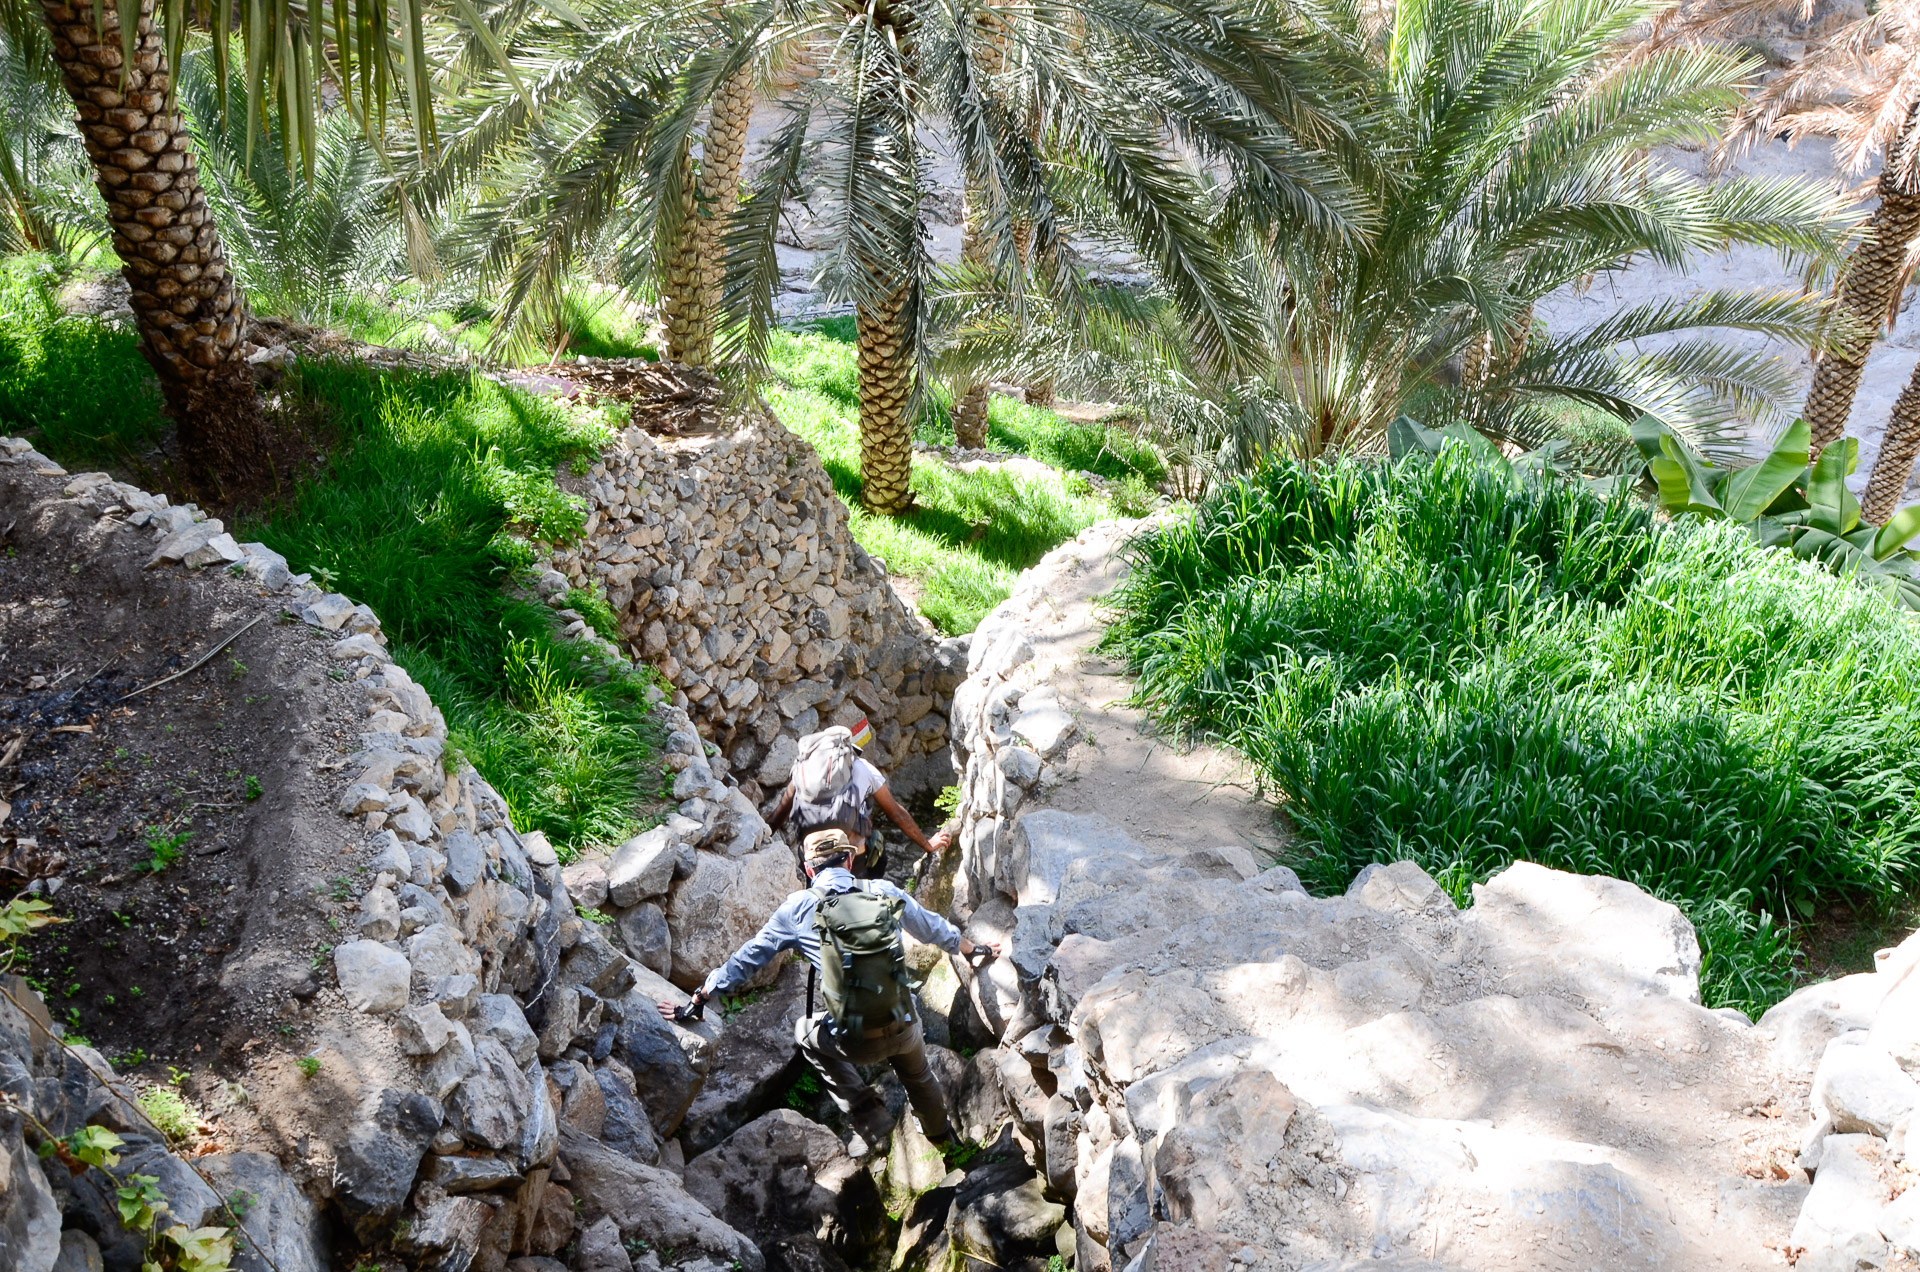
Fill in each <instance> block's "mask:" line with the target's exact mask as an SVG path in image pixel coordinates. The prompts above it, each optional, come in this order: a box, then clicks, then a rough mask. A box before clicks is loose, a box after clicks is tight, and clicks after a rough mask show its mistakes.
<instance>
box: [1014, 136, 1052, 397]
mask: <svg viewBox="0 0 1920 1272" xmlns="http://www.w3.org/2000/svg"><path fill="white" fill-rule="evenodd" d="M1034 139H1035V140H1036V141H1037V140H1038V139H1039V126H1038V124H1037V123H1036V124H1035V125H1034ZM1013 250H1014V253H1015V255H1016V256H1018V257H1019V259H1020V268H1021V269H1023V270H1030V269H1032V268H1033V223H1032V222H1031V221H1016V222H1014V226H1013ZM1022 387H1023V388H1024V389H1025V390H1026V397H1027V403H1028V405H1030V406H1045V407H1051V406H1052V405H1053V377H1052V376H1046V377H1045V378H1043V379H1039V380H1031V381H1029V382H1028V383H1026V384H1025V385H1023V386H1022Z"/></svg>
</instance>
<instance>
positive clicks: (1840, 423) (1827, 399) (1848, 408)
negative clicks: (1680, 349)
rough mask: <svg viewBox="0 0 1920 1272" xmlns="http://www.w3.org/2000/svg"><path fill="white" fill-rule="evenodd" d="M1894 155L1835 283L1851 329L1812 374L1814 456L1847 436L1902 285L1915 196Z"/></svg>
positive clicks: (1807, 411) (1917, 225) (1917, 226)
mask: <svg viewBox="0 0 1920 1272" xmlns="http://www.w3.org/2000/svg"><path fill="white" fill-rule="evenodd" d="M1917 127H1920V125H1916V116H1915V115H1912V114H1909V115H1908V116H1907V127H1906V131H1905V132H1904V133H1902V134H1901V137H1900V141H1899V144H1898V148H1897V149H1898V150H1899V151H1905V150H1907V149H1908V148H1910V147H1911V146H1913V145H1914V144H1916V142H1920V137H1916V136H1915V132H1916V128H1917ZM1897 160H1898V155H1897V153H1896V154H1889V155H1888V156H1887V164H1886V167H1885V168H1884V169H1882V170H1881V173H1880V183H1879V193H1880V206H1879V207H1877V208H1875V209H1874V211H1873V216H1872V218H1871V219H1870V220H1869V221H1868V222H1867V234H1866V237H1865V238H1863V239H1862V240H1861V241H1860V246H1858V247H1856V248H1855V249H1854V250H1853V257H1852V259H1850V260H1849V261H1848V262H1847V265H1846V270H1845V272H1844V274H1843V275H1842V277H1841V280H1840V295H1839V308H1840V310H1841V312H1842V313H1843V314H1845V315H1846V316H1847V317H1849V318H1852V319H1853V321H1854V324H1855V326H1854V329H1853V330H1852V331H1847V332H1843V333H1842V334H1841V338H1840V339H1839V340H1837V341H1836V342H1835V343H1834V345H1833V346H1832V347H1831V348H1829V349H1828V350H1827V351H1826V352H1825V353H1824V354H1822V355H1821V357H1820V361H1819V362H1818V363H1817V364H1816V365H1815V367H1814V370H1813V387H1812V388H1810V389H1808V390H1807V401H1806V406H1805V407H1804V409H1803V410H1802V411H1801V414H1803V415H1804V416H1806V419H1807V424H1808V425H1809V426H1810V427H1811V429H1812V430H1813V450H1814V453H1815V454H1816V455H1817V454H1818V453H1819V452H1820V450H1821V449H1822V448H1824V447H1826V446H1829V445H1831V444H1833V443H1834V442H1836V441H1838V440H1839V439H1840V437H1841V436H1842V435H1844V434H1845V433H1846V431H1847V417H1848V416H1849V415H1851V414H1852V413H1853V395H1854V393H1855V391H1856V390H1858V389H1859V387H1860V372H1861V371H1862V370H1863V369H1864V368H1865V367H1866V365H1867V355H1868V354H1869V353H1871V352H1872V351H1873V345H1874V341H1875V340H1877V339H1878V338H1879V335H1880V329H1881V327H1882V326H1884V325H1885V324H1886V322H1887V320H1888V317H1889V315H1891V314H1892V313H1893V309H1894V305H1895V303H1896V302H1897V301H1898V300H1899V298H1900V296H1899V293H1900V287H1901V284H1902V283H1903V282H1904V281H1905V280H1906V260H1907V251H1908V249H1909V248H1910V247H1911V246H1912V244H1913V240H1914V237H1915V235H1916V234H1920V191H1911V190H1906V189H1903V188H1902V187H1901V185H1900V182H1899V179H1898V177H1897V176H1896V175H1895V174H1896V172H1897V170H1898V168H1899V166H1900V165H1899V163H1898V161H1897Z"/></svg>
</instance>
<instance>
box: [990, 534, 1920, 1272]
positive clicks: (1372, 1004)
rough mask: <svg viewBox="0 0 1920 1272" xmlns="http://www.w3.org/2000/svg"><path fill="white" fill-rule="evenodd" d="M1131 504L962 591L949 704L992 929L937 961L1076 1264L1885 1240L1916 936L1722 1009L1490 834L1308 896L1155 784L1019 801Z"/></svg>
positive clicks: (1043, 786)
mask: <svg viewBox="0 0 1920 1272" xmlns="http://www.w3.org/2000/svg"><path fill="white" fill-rule="evenodd" d="M1133 528H1134V527H1132V526H1130V525H1128V524H1125V523H1105V524H1103V525H1100V526H1096V527H1094V528H1092V529H1090V530H1088V531H1087V532H1086V533H1085V534H1083V535H1082V536H1081V537H1080V539H1079V540H1077V541H1075V542H1074V543H1070V544H1067V545H1063V546H1062V547H1061V548H1060V549H1058V550H1056V551H1055V552H1054V553H1052V554H1050V556H1049V557H1048V558H1047V560H1045V561H1043V562H1042V563H1041V565H1040V566H1039V567H1037V568H1036V569H1035V570H1034V571H1033V572H1032V573H1031V574H1030V575H1029V576H1028V578H1027V579H1025V580H1024V581H1023V583H1022V586H1021V587H1020V589H1019V590H1018V591H1017V592H1016V593H1015V594H1014V595H1013V596H1012V597H1011V598H1010V599H1009V600H1008V601H1007V602H1006V603H1005V604H1003V605H1002V606H1001V607H1000V608H999V609H997V610H996V611H995V612H994V613H993V614H992V615H990V616H989V617H988V619H987V620H986V621H985V622H983V623H982V624H981V626H980V628H979V630H978V631H977V632H976V633H975V635H974V640H973V645H972V651H971V657H970V666H969V677H968V679H967V680H966V681H965V682H964V683H963V684H962V685H961V687H960V689H959V690H958V691H957V692H956V695H955V701H954V710H953V716H952V719H953V728H954V732H955V736H956V739H957V741H956V750H957V752H958V753H959V756H960V757H961V759H962V760H963V761H964V775H963V778H962V781H963V786H962V790H963V794H964V803H963V807H962V818H963V829H962V833H961V851H962V864H961V877H960V879H959V880H958V881H957V882H956V897H957V899H958V903H959V904H960V906H961V907H962V908H963V909H965V910H966V911H968V912H969V914H970V925H971V928H972V932H973V935H974V936H975V937H976V939H978V938H982V937H987V938H997V939H1004V940H1006V941H1008V942H1009V943H1010V945H1011V948H1012V950H1013V957H1012V958H1010V959H1006V960H1002V961H1001V962H1000V963H998V964H994V965H992V966H990V967H989V968H988V969H987V971H986V972H985V973H984V974H982V975H980V976H979V977H977V978H975V979H974V980H973V981H972V983H971V989H972V992H973V994H974V996H975V999H976V1002H977V1005H978V1010H979V1013H980V1015H981V1016H982V1017H983V1018H984V1019H986V1020H987V1021H989V1022H990V1023H992V1024H994V1025H995V1026H997V1027H998V1028H999V1029H1000V1030H1001V1031H1002V1032H1003V1036H1004V1038H1005V1040H1006V1043H1005V1046H1004V1048H1003V1051H1002V1055H1003V1060H1002V1063H1001V1066H1000V1071H1001V1078H1002V1082H1003V1085H1004V1086H1005V1088H1006V1090H1007V1092H1008V1096H1009V1102H1010V1105H1011V1108H1012V1109H1013V1112H1014V1115H1015V1119H1016V1124H1017V1127H1018V1130H1019V1134H1020V1139H1021V1144H1022V1147H1023V1149H1024V1150H1025V1152H1026V1154H1027V1156H1028V1158H1029V1159H1030V1161H1032V1162H1033V1164H1034V1165H1035V1166H1036V1167H1037V1168H1038V1169H1039V1170H1040V1171H1041V1172H1042V1174H1043V1175H1044V1177H1045V1178H1046V1180H1047V1181H1048V1184H1049V1186H1050V1187H1051V1188H1052V1189H1053V1190H1054V1192H1055V1194H1056V1195H1058V1196H1060V1197H1062V1198H1070V1199H1071V1205H1072V1221H1073V1225H1074V1230H1075V1234H1076V1247H1077V1252H1078V1256H1079V1262H1078V1266H1079V1268H1080V1269H1081V1272H1093V1270H1095V1269H1100V1268H1108V1267H1111V1268H1114V1269H1119V1268H1122V1267H1126V1268H1129V1269H1133V1270H1136V1272H1145V1270H1146V1269H1151V1268H1156V1267H1158V1268H1162V1269H1165V1268H1168V1267H1178V1268H1181V1269H1188V1268H1196V1269H1198V1268H1204V1269H1209V1270H1217V1272H1228V1269H1240V1268H1272V1269H1282V1268H1284V1269H1298V1268H1345V1267H1349V1266H1353V1267H1359V1266H1369V1267H1371V1266H1379V1265H1380V1261H1385V1262H1386V1263H1387V1265H1389V1266H1398V1267H1407V1268H1447V1269H1462V1270H1465V1269H1484V1268H1493V1267H1508V1266H1511V1267H1525V1268H1562V1267H1564V1268H1591V1269H1613V1268H1621V1267H1628V1266H1634V1267H1642V1266H1644V1267H1670V1268H1676V1269H1679V1268H1727V1269H1737V1268H1760V1267H1770V1266H1779V1265H1780V1264H1781V1263H1782V1262H1783V1260H1785V1259H1787V1258H1788V1257H1792V1258H1796V1259H1797V1260H1798V1263H1797V1266H1799V1267H1801V1268H1819V1269H1823V1270H1825V1269H1853V1268H1856V1267H1866V1266H1874V1267H1879V1266H1883V1265H1887V1266H1891V1264H1889V1259H1892V1260H1893V1261H1894V1263H1898V1262H1899V1260H1900V1259H1902V1258H1911V1257H1913V1256H1915V1255H1920V1227H1916V1217H1917V1216H1920V1189H1914V1188H1911V1187H1910V1185H1912V1184H1913V1183H1915V1182H1916V1180H1915V1175H1914V1167H1913V1163H1912V1162H1911V1160H1910V1159H1909V1158H1908V1156H1907V1148H1906V1136H1907V1130H1908V1128H1909V1127H1910V1126H1911V1124H1912V1120H1913V1110H1914V1107H1915V1105H1916V1104H1920V1085H1916V1083H1915V1081H1914V1079H1913V1077H1912V1076H1910V1075H1914V1074H1920V1051H1917V1049H1916V1046H1915V1037H1916V1033H1917V1031H1920V935H1917V936H1915V937H1914V938H1911V939H1909V940H1908V941H1907V942H1906V943H1905V944H1903V945H1902V946H1901V947H1900V948H1899V949H1897V950H1889V951H1883V952H1882V954H1881V956H1880V959H1879V966H1878V969H1877V971H1876V972H1874V973H1872V974H1868V975H1864V976H1854V977H1849V978H1847V979H1845V980H1843V981H1840V982H1837V983H1835V984H1832V985H1822V986H1815V987H1812V988H1809V989H1806V990H1803V991H1801V992H1800V993H1798V994H1796V995H1794V996H1793V997H1792V998H1791V999H1789V1000H1788V1001H1787V1002H1785V1003H1782V1004H1781V1005H1780V1006H1779V1007H1777V1008H1775V1009H1774V1010H1773V1011H1772V1012H1770V1013H1768V1015H1767V1016H1766V1017H1765V1018H1764V1019H1763V1020H1762V1021H1761V1022H1759V1024H1758V1025H1757V1026H1756V1025H1754V1024H1752V1023H1750V1022H1749V1021H1747V1020H1746V1019H1745V1017H1743V1016H1741V1015H1740V1014H1739V1013H1737V1012H1734V1011H1731V1010H1724V1011H1709V1010H1707V1009H1706V1008H1704V1007H1702V1006H1701V1005H1700V1002H1699V983H1698V973H1699V968H1700V953H1699V947H1698V945H1697V942H1696V941H1695V938H1694V934H1693V931H1692V929H1691V927H1690V926H1689V925H1688V923H1687V922H1686V920H1685V919H1684V918H1683V917H1682V916H1681V915H1680V913H1679V911H1677V910H1676V909H1674V908H1673V907H1672V906H1670V905H1667V904H1665V903H1663V902H1660V901H1657V900H1655V899H1653V898H1651V897H1649V896H1647V895H1646V894H1644V893H1642V892H1641V891H1640V890H1639V889H1637V888H1634V887H1632V886H1631V885H1628V884H1625V883H1621V882H1619V881H1616V880H1611V879H1604V878H1586V877H1580V876H1575V875H1568V874H1561V873H1558V872H1554V871H1550V870H1546V869H1543V868H1541V867H1537V866H1532V865H1527V864H1521V865H1516V866H1514V867H1511V868H1510V869H1508V870H1506V871H1505V872H1503V873H1502V874H1500V875H1499V876H1497V877H1495V878H1494V879H1493V880H1491V881H1490V882H1488V883H1487V884H1486V885H1484V886H1481V887H1478V888H1476V889H1475V893H1474V902H1475V903H1474V905H1473V906H1472V908H1471V909H1469V910H1467V911H1465V912H1462V911H1459V910H1457V909H1456V908H1455V906H1454V905H1453V903H1452V901H1451V900H1450V899H1449V898H1448V897H1447V896H1446V895H1445V893H1444V892H1442V891H1441V889H1439V888H1438V887H1437V886H1436V885H1435V884H1434V882H1433V881H1432V880H1431V879H1429V878H1428V877H1427V876H1426V875H1425V874H1424V873H1422V872H1421V871H1420V870H1419V869H1418V868H1417V867H1415V866H1413V865H1412V864H1411V863H1406V862H1402V863H1396V864H1393V865H1388V866H1379V867H1372V868H1369V870H1367V871H1366V872H1363V873H1362V875H1361V876H1360V877H1359V878H1357V879H1355V880H1354V882H1353V885H1352V887H1351V888H1350V889H1349V890H1348V892H1347V894H1346V895H1344V896H1339V897H1332V898H1325V899H1316V898H1313V897H1309V896H1308V895H1306V894H1305V893H1304V892H1303V891H1301V889H1300V887H1299V883H1298V881H1297V880H1296V879H1295V877H1294V876H1293V874H1292V872H1290V871H1288V870H1286V869H1284V868H1278V867H1276V868H1269V869H1264V870H1263V869H1260V868H1259V865H1258V863H1257V861H1256V860H1255V858H1254V856H1253V854H1252V853H1250V852H1249V851H1248V850H1247V846H1246V845H1245V844H1226V845H1221V844H1218V843H1216V842H1213V841H1212V840H1210V839H1208V838H1206V837H1205V835H1206V833H1207V832H1206V830H1205V829H1199V830H1198V831H1197V833H1195V830H1196V828H1195V827H1194V824H1193V823H1192V822H1191V821H1190V820H1189V819H1187V818H1185V817H1184V816H1183V813H1182V807H1181V806H1182V803H1183V802H1184V801H1183V799H1181V798H1180V795H1179V788H1178V787H1177V786H1173V785H1169V786H1167V787H1166V788H1165V790H1166V798H1165V799H1164V800H1163V801H1161V804H1160V807H1162V808H1165V809H1167V810H1169V811H1168V812H1166V813H1163V814H1161V815H1160V816H1159V817H1158V818H1156V816H1155V814H1154V813H1153V811H1152V810H1153V808H1154V807H1155V802H1154V800H1153V798H1152V792H1151V791H1150V790H1148V791H1139V790H1136V791H1135V792H1134V799H1133V802H1132V804H1131V808H1132V810H1133V816H1132V818H1131V819H1130V820H1129V822H1128V824H1126V825H1125V826H1121V825H1116V824H1114V823H1112V822H1110V821H1108V820H1106V819H1105V818H1103V817H1102V816H1100V815H1098V814H1097V813H1089V812H1066V811H1062V810H1061V809H1058V808H1054V807H1051V806H1050V805H1051V804H1052V803H1053V802H1054V801H1055V799H1056V798H1058V797H1060V796H1061V795H1063V794H1066V793H1068V789H1069V788H1062V787H1061V786H1060V782H1061V780H1062V778H1063V777H1064V776H1065V775H1066V774H1067V773H1068V772H1070V771H1071V769H1072V767H1073V766H1072V761H1071V756H1072V753H1073V748H1074V746H1075V745H1076V743H1075V741H1074V737H1075V733H1076V730H1077V729H1078V728H1079V724H1078V723H1077V720H1078V717H1079V716H1080V714H1081V713H1082V712H1083V711H1084V710H1086V709H1087V708H1086V704H1083V703H1080V702H1077V701H1075V700H1074V699H1073V698H1072V696H1071V695H1067V696H1064V697H1063V696H1062V695H1061V694H1060V693H1059V691H1058V689H1057V688H1056V687H1055V686H1054V685H1053V684H1051V683H1048V680H1047V673H1048V670H1051V669H1053V668H1057V667H1059V666H1062V665H1065V664H1069V663H1071V662H1072V661H1073V655H1074V653H1075V652H1076V650H1077V651H1079V652H1081V653H1084V652H1085V651H1086V650H1087V649H1088V648H1089V647H1090V645H1091V643H1092V640H1093V638H1094V635H1095V631H1094V628H1093V624H1092V620H1091V618H1090V617H1088V607H1087V605H1086V601H1087V600H1088V599H1089V595H1090V594H1091V593H1092V592H1094V591H1097V590H1099V589H1100V588H1102V587H1104V586H1106V585H1107V584H1109V583H1110V581H1111V579H1112V577H1113V576H1114V569H1113V562H1112V558H1113V554H1114V553H1115V552H1116V551H1117V550H1118V549H1119V545H1120V544H1121V542H1122V541H1123V540H1124V538H1125V536H1126V534H1127V533H1129V532H1130V531H1131V530H1132V529H1133ZM1076 615H1077V616H1078V617H1076ZM1076 624H1077V626H1076ZM1036 647H1038V648H1040V649H1041V650H1043V651H1045V655H1046V657H1045V661H1044V662H1043V661H1037V660H1036V652H1035V651H1036ZM1043 668H1045V669H1047V670H1043ZM1152 780H1153V779H1152V777H1151V776H1150V775H1148V776H1144V777H1141V778H1138V779H1136V781H1144V782H1149V783H1150V782H1151V781H1152ZM1148 844H1150V845H1151V847H1149V846H1147V845H1148ZM1809 1177H1810V1178H1811V1184H1809ZM1896 1198H1897V1199H1896ZM1901 1250H1904V1251H1906V1254H1905V1255H1902V1254H1900V1253H1899V1251H1901Z"/></svg>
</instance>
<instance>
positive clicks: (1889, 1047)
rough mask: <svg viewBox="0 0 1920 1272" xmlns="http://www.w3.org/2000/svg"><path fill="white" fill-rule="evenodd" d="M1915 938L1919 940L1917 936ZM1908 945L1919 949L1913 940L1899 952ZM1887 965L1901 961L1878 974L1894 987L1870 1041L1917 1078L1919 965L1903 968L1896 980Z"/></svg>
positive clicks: (1919, 1074) (1919, 1059)
mask: <svg viewBox="0 0 1920 1272" xmlns="http://www.w3.org/2000/svg"><path fill="white" fill-rule="evenodd" d="M1914 935H1915V937H1916V938H1920V933H1915V934H1914ZM1907 945H1914V946H1915V947H1916V949H1920V943H1916V940H1915V939H1914V938H1909V939H1908V941H1907V942H1906V945H1903V946H1901V950H1905V949H1906V947H1907ZM1888 966H1901V962H1896V961H1894V960H1889V962H1888V964H1886V965H1883V967H1882V969H1881V970H1880V972H1879V973H1877V975H1879V976H1881V977H1886V978H1887V979H1892V980H1894V986H1893V988H1892V990H1890V991H1889V992H1888V994H1887V996H1886V998H1885V1000H1884V1001H1883V1002H1882V1003H1881V1005H1880V1011H1879V1014H1878V1015H1877V1016H1876V1017H1875V1018H1874V1021H1873V1029H1872V1034H1871V1040H1872V1042H1873V1045H1874V1046H1876V1047H1879V1048H1880V1049H1881V1050H1882V1051H1885V1052H1886V1053H1887V1054H1888V1055H1890V1056H1892V1057H1893V1060H1894V1063H1896V1064H1898V1065H1899V1066H1900V1067H1901V1068H1902V1069H1904V1070H1906V1072H1907V1073H1908V1074H1909V1075H1911V1076H1912V1077H1914V1078H1920V965H1916V964H1906V965H1905V966H1902V968H1901V971H1900V972H1899V974H1898V976H1897V978H1895V977H1893V976H1890V975H1889V973H1888V971H1887V967H1888Z"/></svg>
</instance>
